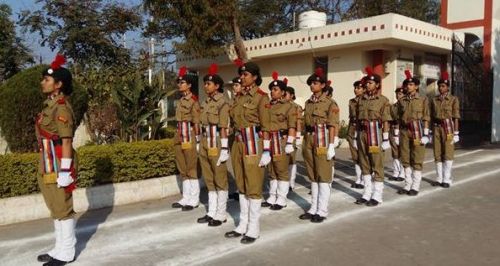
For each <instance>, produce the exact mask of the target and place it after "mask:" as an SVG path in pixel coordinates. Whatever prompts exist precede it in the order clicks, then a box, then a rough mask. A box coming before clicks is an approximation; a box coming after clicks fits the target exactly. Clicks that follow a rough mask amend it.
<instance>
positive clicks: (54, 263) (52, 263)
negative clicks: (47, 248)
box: [43, 258, 72, 266]
mask: <svg viewBox="0 0 500 266" xmlns="http://www.w3.org/2000/svg"><path fill="white" fill-rule="evenodd" d="M70 262H72V261H62V260H58V259H54V258H52V259H51V260H49V261H48V262H46V263H44V264H43V266H62V265H66V264H68V263H70Z"/></svg>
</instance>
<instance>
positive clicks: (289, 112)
mask: <svg viewBox="0 0 500 266" xmlns="http://www.w3.org/2000/svg"><path fill="white" fill-rule="evenodd" d="M272 77H273V81H271V83H269V90H270V91H271V103H270V105H271V106H270V108H269V115H270V121H271V122H270V123H269V128H268V129H269V135H270V138H271V158H272V159H271V163H270V164H269V166H270V167H269V178H270V181H269V184H270V188H269V198H267V200H266V201H265V202H262V207H271V208H270V209H271V210H275V211H278V210H281V209H283V208H284V207H286V195H287V194H288V189H289V187H290V184H289V176H288V165H289V162H290V154H291V153H292V152H293V151H294V150H295V149H294V148H293V143H294V140H295V127H296V126H297V110H296V108H295V106H293V105H292V104H291V103H290V102H289V101H287V100H285V99H284V97H283V96H284V94H285V89H286V82H287V80H286V79H285V80H283V81H281V80H278V73H277V72H273V75H272Z"/></svg>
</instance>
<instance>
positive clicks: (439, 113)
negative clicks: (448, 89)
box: [431, 93, 460, 120]
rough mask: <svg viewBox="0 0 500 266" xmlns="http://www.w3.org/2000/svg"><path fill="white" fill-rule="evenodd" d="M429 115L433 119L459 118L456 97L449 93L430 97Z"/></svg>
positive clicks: (458, 106)
mask: <svg viewBox="0 0 500 266" xmlns="http://www.w3.org/2000/svg"><path fill="white" fill-rule="evenodd" d="M431 116H432V119H435V120H444V119H455V118H456V119H460V105H459V102H458V98H457V97H455V96H453V95H450V94H449V93H448V94H447V95H446V96H444V97H441V95H438V96H436V97H434V98H433V99H432V103H431Z"/></svg>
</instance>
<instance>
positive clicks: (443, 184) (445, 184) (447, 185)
mask: <svg viewBox="0 0 500 266" xmlns="http://www.w3.org/2000/svg"><path fill="white" fill-rule="evenodd" d="M441 187H444V188H449V187H450V184H448V183H442V184H441Z"/></svg>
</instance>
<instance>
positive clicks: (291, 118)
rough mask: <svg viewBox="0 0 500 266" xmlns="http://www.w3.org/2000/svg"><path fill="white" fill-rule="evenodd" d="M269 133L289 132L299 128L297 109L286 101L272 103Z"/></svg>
mask: <svg viewBox="0 0 500 266" xmlns="http://www.w3.org/2000/svg"><path fill="white" fill-rule="evenodd" d="M269 114H270V119H271V123H270V125H269V131H280V130H288V129H289V128H296V127H297V108H296V106H294V105H293V104H292V103H291V102H287V101H285V100H278V101H271V103H270V108H269ZM287 134H288V131H287Z"/></svg>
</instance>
